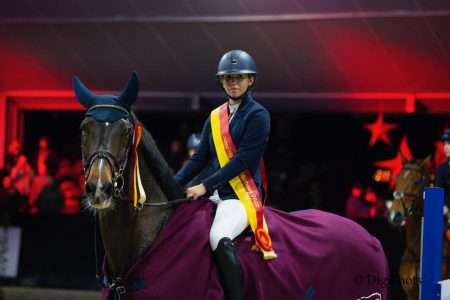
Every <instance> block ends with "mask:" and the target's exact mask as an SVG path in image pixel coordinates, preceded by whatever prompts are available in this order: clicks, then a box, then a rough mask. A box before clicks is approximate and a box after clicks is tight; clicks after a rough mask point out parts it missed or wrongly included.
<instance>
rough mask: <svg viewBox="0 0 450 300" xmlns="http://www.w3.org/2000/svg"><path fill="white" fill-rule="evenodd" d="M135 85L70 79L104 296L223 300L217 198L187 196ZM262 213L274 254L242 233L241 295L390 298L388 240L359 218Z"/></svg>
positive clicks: (313, 212)
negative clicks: (269, 256) (145, 117)
mask: <svg viewBox="0 0 450 300" xmlns="http://www.w3.org/2000/svg"><path fill="white" fill-rule="evenodd" d="M138 83H139V81H138V78H137V75H136V74H135V73H133V74H132V75H131V77H130V79H129V81H128V83H127V85H126V87H125V89H124V90H123V92H122V93H121V94H120V96H111V95H95V94H93V93H92V92H91V91H90V90H89V89H88V88H87V87H86V86H85V85H84V84H83V83H82V82H81V81H80V80H79V79H78V78H76V77H75V78H74V80H73V86H74V91H75V94H76V97H77V99H78V100H79V102H80V103H81V104H82V105H84V106H85V107H86V109H87V110H86V113H85V116H84V119H83V120H82V122H81V125H80V128H81V144H82V145H81V152H82V159H83V166H84V174H85V193H86V197H87V199H88V200H87V201H88V204H87V205H88V206H89V207H90V209H92V210H93V211H94V213H95V215H96V216H97V218H98V223H99V230H100V234H101V238H102V241H103V244H104V249H105V258H104V261H103V268H102V274H101V277H100V278H101V283H102V299H104V300H106V299H131V300H137V299H146V300H148V299H155V300H156V299H159V300H169V299H208V300H223V299H224V293H223V289H222V287H221V284H220V281H219V275H218V271H217V269H216V266H215V263H214V261H213V258H212V252H211V250H210V247H209V228H210V227H211V224H212V220H213V217H214V212H215V211H214V210H215V204H214V203H213V202H212V201H210V200H208V199H207V198H204V199H200V200H197V201H186V200H187V199H184V198H183V197H184V191H183V188H182V187H180V186H178V184H177V183H176V181H175V180H174V177H173V173H172V171H171V169H170V167H169V166H168V164H167V162H166V161H165V160H164V158H163V156H162V154H161V153H160V151H159V150H158V147H157V145H156V142H155V140H154V139H153V137H152V135H151V134H150V132H149V131H148V130H146V129H145V128H144V127H143V126H142V125H141V123H140V122H139V120H138V118H137V117H136V115H135V114H134V112H133V110H132V104H133V103H134V101H135V100H136V98H137V95H138ZM139 128H140V130H141V131H140V130H139ZM139 132H141V133H142V134H139ZM139 141H141V142H140V143H139ZM130 194H131V196H130ZM138 194H139V195H140V196H139V197H136V196H137V195H138ZM142 195H145V197H141V196H142ZM136 199H138V200H136ZM264 213H265V217H266V221H267V224H268V226H269V228H270V231H271V237H272V242H273V245H274V249H275V251H276V252H277V254H278V258H277V259H274V260H270V261H265V260H263V259H262V256H261V253H260V252H258V251H252V246H253V245H254V237H253V235H252V234H250V231H245V232H244V233H243V234H241V236H239V237H237V238H236V244H237V251H238V254H239V257H240V260H241V265H242V273H243V274H242V279H243V285H244V289H245V295H244V296H245V299H259V300H270V299H305V300H306V299H309V300H312V299H314V300H325V299H349V300H356V299H372V300H373V299H378V300H381V299H386V298H387V290H388V278H387V276H388V266H387V262H386V257H385V254H384V252H383V248H382V247H381V245H380V243H379V241H378V240H377V239H376V238H374V237H373V236H371V235H370V234H369V233H368V232H367V231H366V230H364V229H363V228H362V227H361V226H359V225H358V224H356V223H354V222H353V221H351V220H349V219H345V218H343V217H340V216H337V215H334V214H331V213H327V212H323V211H318V210H304V211H297V212H292V213H286V212H282V211H279V210H276V209H273V208H270V207H265V208H264ZM253 250H254V249H253Z"/></svg>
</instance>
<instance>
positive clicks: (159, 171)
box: [132, 113, 183, 201]
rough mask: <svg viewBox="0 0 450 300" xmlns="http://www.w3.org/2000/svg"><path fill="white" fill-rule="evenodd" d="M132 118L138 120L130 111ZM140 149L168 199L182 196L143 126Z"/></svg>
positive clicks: (170, 171)
mask: <svg viewBox="0 0 450 300" xmlns="http://www.w3.org/2000/svg"><path fill="white" fill-rule="evenodd" d="M132 118H133V119H134V121H137V120H138V119H137V117H136V115H135V114H134V113H132ZM140 151H141V155H142V157H143V158H144V160H145V162H146V163H147V165H148V167H149V168H150V170H151V171H152V175H153V176H154V177H155V180H156V182H157V183H158V185H159V186H160V187H161V189H162V191H163V192H164V194H165V195H166V197H167V198H168V200H169V201H170V200H175V199H179V198H182V197H183V191H182V189H181V187H180V186H179V184H178V183H177V182H176V181H175V179H174V174H173V171H172V169H171V168H170V167H169V165H168V164H167V162H166V160H165V159H164V157H163V155H162V154H161V152H160V151H159V149H158V146H157V145H156V142H155V140H154V139H153V136H152V135H151V134H150V132H148V131H147V129H145V128H144V131H143V135H142V140H141V145H140Z"/></svg>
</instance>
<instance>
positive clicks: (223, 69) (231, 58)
mask: <svg viewBox="0 0 450 300" xmlns="http://www.w3.org/2000/svg"><path fill="white" fill-rule="evenodd" d="M243 74H245V75H253V76H255V77H256V74H257V71H256V63H255V61H254V60H253V58H252V57H251V56H250V54H248V53H247V52H245V51H242V50H231V51H228V52H227V53H225V54H224V55H223V56H222V58H221V59H220V61H219V64H218V66H217V73H216V77H217V79H218V81H219V84H220V87H221V88H222V89H223V86H222V83H221V82H220V79H221V77H222V76H224V75H243ZM253 85H254V83H253V84H252V86H250V87H249V88H248V89H247V91H245V93H244V94H243V96H244V95H245V94H247V93H248V91H249V90H250V89H251V88H252V87H253ZM223 90H224V89H223ZM224 91H225V90H224ZM228 96H229V95H228ZM229 97H230V96H229ZM230 98H232V97H230ZM232 99H233V98H232Z"/></svg>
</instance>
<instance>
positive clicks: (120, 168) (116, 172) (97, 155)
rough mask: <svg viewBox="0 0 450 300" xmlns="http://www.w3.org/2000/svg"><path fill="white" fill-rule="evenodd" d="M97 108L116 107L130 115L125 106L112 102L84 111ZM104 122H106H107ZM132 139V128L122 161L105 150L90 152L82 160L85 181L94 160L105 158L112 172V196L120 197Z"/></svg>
mask: <svg viewBox="0 0 450 300" xmlns="http://www.w3.org/2000/svg"><path fill="white" fill-rule="evenodd" d="M97 108H112V109H117V110H120V111H122V112H125V113H126V114H127V115H130V112H129V111H128V110H126V109H125V108H123V107H121V106H118V105H113V104H98V105H94V106H92V107H91V108H89V109H88V110H87V112H86V113H89V112H91V111H93V110H95V109H97ZM127 120H128V121H130V120H129V119H127ZM131 123H132V124H133V122H131ZM106 124H108V122H107V123H106ZM133 139H134V130H133V134H131V135H130V138H129V141H128V145H127V149H126V151H125V153H126V155H125V158H124V159H123V160H122V161H117V159H116V158H115V157H114V155H113V154H112V153H111V152H109V151H107V150H106V151H105V150H98V151H95V152H94V153H92V155H91V156H90V157H89V159H88V160H87V161H86V162H83V171H84V179H85V181H87V178H88V177H89V174H90V172H91V167H92V165H93V164H94V162H95V161H96V160H98V159H105V160H106V161H107V162H108V164H109V165H110V167H111V169H112V173H113V178H112V182H113V192H114V196H115V197H120V196H121V195H122V193H123V188H124V185H125V180H124V178H123V172H124V170H125V168H126V166H127V162H128V153H129V152H130V147H131V145H132V143H133Z"/></svg>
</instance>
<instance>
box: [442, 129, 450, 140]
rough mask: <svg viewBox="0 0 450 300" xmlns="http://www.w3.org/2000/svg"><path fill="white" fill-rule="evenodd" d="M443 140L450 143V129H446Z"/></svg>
mask: <svg viewBox="0 0 450 300" xmlns="http://www.w3.org/2000/svg"><path fill="white" fill-rule="evenodd" d="M441 140H443V141H450V129H446V130H445V132H444V134H443V135H442V136H441Z"/></svg>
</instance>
